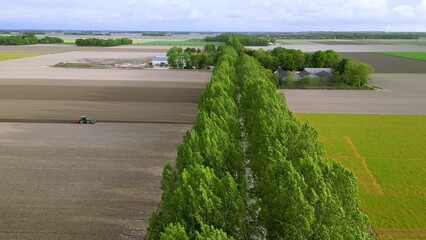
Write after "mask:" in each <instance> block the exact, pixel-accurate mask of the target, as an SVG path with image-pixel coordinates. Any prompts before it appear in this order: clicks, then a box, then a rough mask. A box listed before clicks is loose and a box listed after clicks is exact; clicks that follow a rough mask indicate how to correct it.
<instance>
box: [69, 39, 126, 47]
mask: <svg viewBox="0 0 426 240" xmlns="http://www.w3.org/2000/svg"><path fill="white" fill-rule="evenodd" d="M132 43H133V40H132V39H130V38H116V39H113V38H110V39H101V38H79V39H77V40H75V44H76V45H77V46H99V47H113V46H120V45H132Z"/></svg>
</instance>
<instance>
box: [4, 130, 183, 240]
mask: <svg viewBox="0 0 426 240" xmlns="http://www.w3.org/2000/svg"><path fill="white" fill-rule="evenodd" d="M190 128H191V125H181V124H123V123H121V124H116V123H99V124H96V125H73V124H45V123H43V124H36V123H32V124H28V123H0V142H1V149H2V150H1V152H0V163H1V164H0V183H1V187H0V215H1V216H2V221H1V223H0V238H1V239H43V240H44V239H144V236H145V234H146V230H147V223H148V218H149V216H150V215H151V213H152V212H153V211H154V210H155V209H156V208H157V207H158V204H159V200H160V198H161V191H160V179H161V173H162V167H163V165H164V163H166V162H172V161H173V160H174V158H175V154H176V148H177V146H178V144H179V143H180V142H181V141H182V136H183V134H184V132H185V131H187V130H189V129H190Z"/></svg>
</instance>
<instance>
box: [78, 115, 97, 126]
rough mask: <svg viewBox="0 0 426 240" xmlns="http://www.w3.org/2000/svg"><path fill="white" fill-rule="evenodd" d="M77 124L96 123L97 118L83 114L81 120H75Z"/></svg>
mask: <svg viewBox="0 0 426 240" xmlns="http://www.w3.org/2000/svg"><path fill="white" fill-rule="evenodd" d="M74 123H75V124H95V123H96V120H93V119H91V118H89V117H86V116H81V117H80V119H79V120H75V121H74Z"/></svg>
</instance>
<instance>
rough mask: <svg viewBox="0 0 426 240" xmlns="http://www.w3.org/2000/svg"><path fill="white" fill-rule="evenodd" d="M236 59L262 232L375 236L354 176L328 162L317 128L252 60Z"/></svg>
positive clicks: (314, 236)
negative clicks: (287, 103) (301, 119)
mask: <svg viewBox="0 0 426 240" xmlns="http://www.w3.org/2000/svg"><path fill="white" fill-rule="evenodd" d="M278 51H281V50H278ZM239 63H240V65H239V66H238V68H237V72H238V77H239V84H240V88H241V94H242V97H241V108H242V111H241V112H242V115H243V117H244V129H245V132H246V133H247V136H246V141H247V142H248V149H247V151H246V154H247V157H248V158H249V159H250V166H251V169H252V171H253V175H254V179H255V182H256V192H257V193H258V196H259V198H260V199H261V200H260V208H259V209H260V214H261V219H262V222H263V224H264V227H265V228H266V230H267V237H268V238H271V239H294V238H312V239H324V238H326V239H327V238H329V239H369V238H370V237H374V236H373V235H371V226H370V224H369V221H368V219H367V218H366V217H365V215H363V214H362V213H361V211H360V207H359V203H358V200H357V199H358V196H357V189H356V186H355V185H354V181H351V180H350V179H351V178H350V177H349V175H348V174H347V172H344V171H343V172H342V171H341V169H340V168H336V167H329V166H328V165H327V163H326V162H325V160H324V151H323V148H322V145H321V144H320V143H319V142H318V134H317V132H316V131H315V130H314V129H313V128H312V127H311V126H310V125H307V124H304V125H301V124H300V123H299V122H297V121H296V119H295V118H294V117H293V116H292V114H291V113H290V112H289V110H288V109H287V107H286V106H285V100H284V99H283V98H282V97H281V96H280V95H279V94H278V93H276V91H275V89H274V88H273V85H272V84H271V83H270V81H268V79H267V76H265V74H263V71H262V69H261V68H260V66H259V65H258V63H257V62H255V61H253V60H252V59H251V58H250V57H248V56H241V57H240V61H239ZM277 123H279V124H277ZM328 176H330V177H328ZM331 176H333V177H331ZM334 177H336V178H334ZM337 182H339V183H337ZM338 184H339V188H337V187H336V185H338ZM343 189H346V191H343ZM342 199H346V200H345V201H342ZM286 204H287V205H286ZM299 212H302V214H298V213H299ZM352 219H355V220H354V221H355V222H353V220H352Z"/></svg>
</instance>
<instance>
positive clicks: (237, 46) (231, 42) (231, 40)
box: [226, 35, 244, 53]
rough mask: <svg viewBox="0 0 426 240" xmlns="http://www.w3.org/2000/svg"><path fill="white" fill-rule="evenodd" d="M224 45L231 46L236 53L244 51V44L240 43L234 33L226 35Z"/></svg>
mask: <svg viewBox="0 0 426 240" xmlns="http://www.w3.org/2000/svg"><path fill="white" fill-rule="evenodd" d="M226 45H228V46H230V47H232V48H233V49H234V50H235V51H236V52H237V53H242V52H243V51H244V45H243V44H241V42H240V41H239V39H238V38H237V37H235V36H234V35H230V36H229V37H228V41H226Z"/></svg>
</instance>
